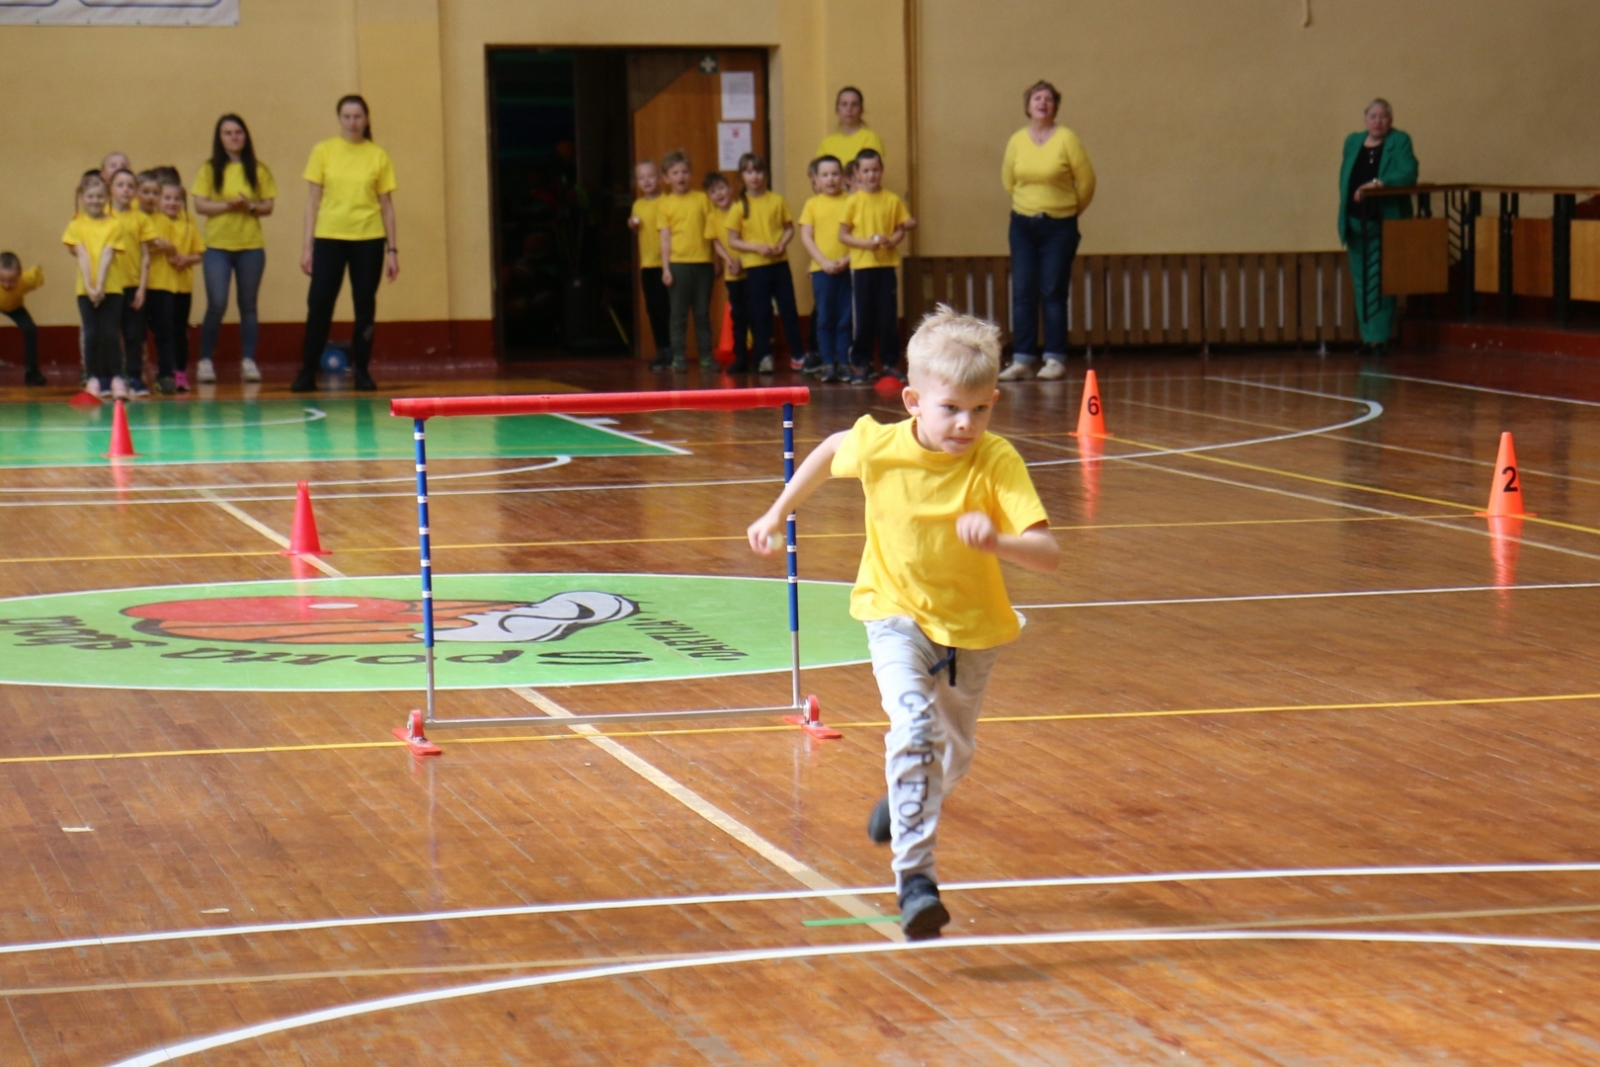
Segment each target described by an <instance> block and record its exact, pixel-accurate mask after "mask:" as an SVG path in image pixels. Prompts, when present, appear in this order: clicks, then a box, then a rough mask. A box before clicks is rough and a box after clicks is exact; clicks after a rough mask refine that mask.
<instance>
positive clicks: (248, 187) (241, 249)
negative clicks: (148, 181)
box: [178, 114, 278, 388]
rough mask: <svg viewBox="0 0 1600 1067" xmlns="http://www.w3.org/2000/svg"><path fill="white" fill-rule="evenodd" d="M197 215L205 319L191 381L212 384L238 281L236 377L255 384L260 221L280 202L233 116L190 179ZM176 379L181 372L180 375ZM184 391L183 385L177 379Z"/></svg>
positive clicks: (262, 259) (263, 258) (225, 119)
mask: <svg viewBox="0 0 1600 1067" xmlns="http://www.w3.org/2000/svg"><path fill="white" fill-rule="evenodd" d="M189 191H190V192H191V193H193V194H194V210H195V212H196V213H197V214H199V215H203V216H205V219H206V233H205V242H206V250H205V254H204V258H203V259H201V261H200V264H201V266H200V270H201V274H202V275H203V276H204V278H205V282H206V317H205V319H204V321H203V322H202V323H201V325H200V362H198V363H196V364H195V379H196V380H197V381H201V382H214V381H216V380H217V371H216V363H215V362H214V361H215V358H216V354H217V335H218V334H219V333H221V332H222V316H223V313H224V312H226V311H227V310H228V288H229V285H230V283H231V282H232V280H233V279H235V278H237V279H238V282H239V345H240V348H242V349H243V353H244V357H243V358H242V359H241V360H240V361H239V376H240V377H241V378H243V379H244V380H245V381H247V382H259V381H260V380H261V371H260V369H259V368H258V367H257V366H256V340H257V338H258V337H259V336H260V334H261V323H260V319H259V318H258V317H257V316H256V296H257V295H258V294H259V293H260V291H261V275H262V272H264V271H265V270H266V267H267V250H266V249H267V242H266V238H265V237H264V236H263V235H262V233H261V220H262V219H264V218H266V217H267V216H268V215H270V214H272V208H273V206H274V205H275V204H276V203H277V197H278V183H277V182H275V181H273V179H272V171H271V170H269V169H267V165H266V164H265V163H262V162H261V161H259V160H257V159H256V146H255V142H253V141H252V140H251V139H250V128H249V127H248V126H246V125H245V124H244V119H242V118H240V117H239V116H238V115H231V114H230V115H224V116H222V117H221V118H220V119H218V120H217V125H216V127H215V128H214V129H213V130H212V131H211V158H210V159H208V160H207V161H206V162H204V163H202V164H201V165H200V170H199V172H198V173H197V174H196V175H195V179H194V186H193V187H192V188H191V189H190V190H189ZM178 377H179V378H180V379H181V378H182V375H181V374H179V376H178ZM178 384H179V385H180V386H181V387H183V388H188V384H189V383H188V382H187V381H181V380H180V381H179V382H178Z"/></svg>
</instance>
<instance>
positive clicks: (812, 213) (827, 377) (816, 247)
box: [800, 156, 850, 382]
mask: <svg viewBox="0 0 1600 1067" xmlns="http://www.w3.org/2000/svg"><path fill="white" fill-rule="evenodd" d="M808 169H809V172H810V175H811V185H812V188H814V189H815V190H816V193H817V195H815V196H813V197H812V198H811V199H810V200H807V201H806V206H805V207H804V208H802V209H801V211H800V243H801V244H803V245H805V247H806V251H807V252H809V253H811V298H812V301H813V304H814V309H813V311H812V313H811V343H812V344H813V345H815V346H816V348H817V349H818V351H819V352H820V353H821V357H820V359H819V360H818V366H817V372H818V374H819V376H820V377H821V378H822V380H823V381H825V382H844V381H849V380H850V367H849V362H850V250H849V249H848V248H846V247H845V246H844V245H843V243H841V242H840V240H839V221H840V219H842V218H843V217H844V205H845V202H846V200H847V199H848V198H847V197H846V196H845V194H844V191H843V190H842V189H841V188H840V187H839V186H840V183H841V181H842V180H843V177H844V172H843V170H842V169H841V168H840V166H839V161H838V160H837V159H835V158H834V157H833V156H819V157H818V158H816V159H813V160H812V161H811V166H810V168H808Z"/></svg>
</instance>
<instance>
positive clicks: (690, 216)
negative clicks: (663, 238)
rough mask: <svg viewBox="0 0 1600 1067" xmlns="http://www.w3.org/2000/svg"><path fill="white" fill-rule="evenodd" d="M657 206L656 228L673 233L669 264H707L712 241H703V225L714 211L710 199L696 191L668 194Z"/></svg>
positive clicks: (704, 234) (704, 238)
mask: <svg viewBox="0 0 1600 1067" xmlns="http://www.w3.org/2000/svg"><path fill="white" fill-rule="evenodd" d="M660 204H661V207H660V208H658V209H657V215H656V226H657V228H658V229H662V230H670V231H671V232H672V262H674V263H710V262H711V241H710V239H709V238H707V237H706V224H707V222H708V221H709V220H710V217H711V212H712V211H713V210H714V209H713V208H712V206H711V198H710V197H709V196H707V195H706V194H705V193H702V192H701V191H700V190H698V189H690V190H689V191H688V192H687V193H684V194H683V195H682V196H679V195H678V194H677V193H667V194H666V195H664V196H662V198H661V200H660ZM657 240H658V241H659V240H660V238H657Z"/></svg>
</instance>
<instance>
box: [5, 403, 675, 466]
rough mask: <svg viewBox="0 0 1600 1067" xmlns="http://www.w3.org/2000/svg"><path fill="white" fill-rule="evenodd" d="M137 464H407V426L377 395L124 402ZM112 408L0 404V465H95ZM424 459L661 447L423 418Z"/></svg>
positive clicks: (601, 431) (600, 432)
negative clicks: (425, 425)
mask: <svg viewBox="0 0 1600 1067" xmlns="http://www.w3.org/2000/svg"><path fill="white" fill-rule="evenodd" d="M127 411H128V429H129V431H130V432H131V434H132V436H133V445H134V448H135V449H136V450H137V451H138V452H139V458H138V459H137V460H135V461H134V462H136V463H140V464H159V463H277V462H283V461H306V460H344V459H409V458H411V456H412V455H413V443H412V439H411V420H409V419H400V418H395V417H394V416H392V415H390V414H389V401H388V400H387V399H380V398H377V397H367V398H349V399H343V398H328V399H320V398H319V399H317V400H315V401H297V400H266V401H262V402H260V403H253V402H247V401H241V400H218V401H203V400H188V401H178V402H171V401H163V402H160V403H134V404H129V405H127ZM111 418H112V407H111V405H110V404H103V405H101V406H100V407H98V408H89V409H87V410H84V409H81V408H75V407H72V406H71V405H69V404H63V403H59V402H58V403H53V404H0V467H82V466H93V467H98V466H104V465H106V464H107V463H108V462H109V461H108V460H106V459H105V458H103V456H102V453H104V452H105V451H106V450H107V448H108V447H109V445H110V439H111ZM427 443H428V458H429V459H492V458H500V457H505V458H523V457H542V456H643V455H659V454H664V453H671V452H676V451H678V450H677V449H674V448H672V447H670V446H668V445H661V444H656V443H654V442H652V441H649V440H647V439H645V438H641V437H636V436H634V435H632V434H626V433H621V432H619V431H617V430H612V429H608V428H606V427H604V426H597V425H592V424H590V423H587V422H584V421H581V420H578V419H573V418H564V417H562V416H559V415H518V416H511V417H503V418H502V417H496V418H488V417H485V418H453V419H431V420H429V422H428V442H427Z"/></svg>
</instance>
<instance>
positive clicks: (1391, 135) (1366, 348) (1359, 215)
mask: <svg viewBox="0 0 1600 1067" xmlns="http://www.w3.org/2000/svg"><path fill="white" fill-rule="evenodd" d="M1363 117H1364V119H1365V120H1366V127H1367V128H1366V130H1365V131H1358V132H1356V133H1352V134H1351V135H1350V136H1349V137H1346V138H1345V139H1344V162H1343V163H1342V164H1341V165H1340V167H1339V241H1340V243H1342V244H1343V245H1344V246H1345V247H1346V248H1347V249H1349V252H1350V280H1351V281H1352V282H1354V283H1355V284H1354V291H1355V298H1356V322H1358V323H1359V324H1360V325H1361V351H1362V352H1363V353H1369V354H1370V353H1376V354H1378V355H1382V354H1383V351H1384V347H1385V346H1386V345H1388V343H1389V332H1390V330H1392V329H1393V328H1394V297H1392V296H1384V295H1383V294H1382V293H1381V292H1380V291H1379V285H1380V272H1381V267H1382V262H1383V245H1382V238H1383V220H1385V219H1409V218H1410V217H1411V198H1410V197H1409V196H1374V197H1366V198H1365V199H1363V197H1365V196H1366V193H1367V192H1368V191H1369V190H1372V189H1381V188H1383V187H1384V186H1386V185H1387V186H1392V187H1397V188H1400V187H1405V186H1408V185H1415V184H1417V156H1416V153H1415V152H1413V151H1412V148H1411V135H1410V134H1408V133H1406V132H1405V131H1404V130H1397V129H1395V128H1394V109H1393V108H1391V107H1390V106H1389V101H1387V100H1385V99H1383V98H1382V97H1379V98H1378V99H1376V100H1374V101H1373V102H1372V103H1370V104H1368V105H1367V109H1366V111H1365V112H1364V114H1363Z"/></svg>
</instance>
